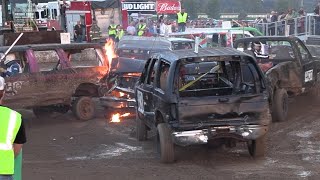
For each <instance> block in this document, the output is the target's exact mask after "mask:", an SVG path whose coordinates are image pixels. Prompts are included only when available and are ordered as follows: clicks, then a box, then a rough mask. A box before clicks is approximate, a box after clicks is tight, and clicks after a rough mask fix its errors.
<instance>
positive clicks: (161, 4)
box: [156, 0, 181, 14]
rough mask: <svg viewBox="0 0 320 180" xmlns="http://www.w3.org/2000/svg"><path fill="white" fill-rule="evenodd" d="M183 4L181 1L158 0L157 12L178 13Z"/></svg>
mask: <svg viewBox="0 0 320 180" xmlns="http://www.w3.org/2000/svg"><path fill="white" fill-rule="evenodd" d="M180 10H181V4H180V2H179V1H172V0H158V1H157V9H156V11H157V13H158V14H176V13H178V12H180Z"/></svg>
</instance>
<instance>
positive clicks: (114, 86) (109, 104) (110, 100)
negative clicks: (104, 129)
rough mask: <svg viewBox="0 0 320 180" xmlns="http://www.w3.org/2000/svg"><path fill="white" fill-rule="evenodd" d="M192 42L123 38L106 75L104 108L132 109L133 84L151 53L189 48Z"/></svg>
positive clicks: (172, 39) (150, 38)
mask: <svg viewBox="0 0 320 180" xmlns="http://www.w3.org/2000/svg"><path fill="white" fill-rule="evenodd" d="M193 47H194V41H193V40H191V39H185V38H163V37H136V36H125V37H123V38H122V39H121V41H120V42H119V44H118V46H117V48H116V54H117V56H118V57H117V58H114V59H112V63H111V68H110V69H111V70H110V74H109V76H108V86H109V88H108V89H109V90H108V93H107V95H106V96H104V97H102V98H100V102H101V105H102V106H104V107H106V108H107V109H109V110H110V109H117V110H120V109H122V110H124V111H126V110H128V109H131V110H132V109H134V106H135V100H134V90H133V89H134V85H135V83H136V82H137V80H138V78H139V77H140V75H141V72H142V71H143V68H144V65H145V62H146V60H147V59H148V58H149V57H150V55H151V54H152V53H155V52H162V51H167V50H177V49H192V48H193Z"/></svg>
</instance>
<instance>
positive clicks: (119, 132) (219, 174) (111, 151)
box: [23, 97, 320, 180]
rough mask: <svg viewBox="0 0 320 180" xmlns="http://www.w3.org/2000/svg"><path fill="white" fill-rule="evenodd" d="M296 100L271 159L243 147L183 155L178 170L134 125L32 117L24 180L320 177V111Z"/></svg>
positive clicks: (271, 142) (277, 126) (272, 134)
mask: <svg viewBox="0 0 320 180" xmlns="http://www.w3.org/2000/svg"><path fill="white" fill-rule="evenodd" d="M304 99H305V97H298V98H296V99H294V100H291V101H292V102H291V103H290V117H289V119H288V121H287V122H281V123H273V124H272V126H271V129H270V131H269V135H268V146H267V147H268V149H267V155H266V157H265V158H264V159H259V160H255V159H253V158H251V157H250V156H249V154H248V152H247V149H246V146H245V144H238V146H237V147H236V148H232V149H227V148H219V149H210V148H208V147H206V146H193V147H188V148H184V149H181V148H179V149H178V150H177V154H178V161H177V162H176V163H175V164H171V165H166V164H161V163H160V162H159V161H158V159H157V153H155V150H154V149H155V148H154V147H155V146H154V142H153V140H152V139H150V140H148V141H146V142H138V141H136V139H135V138H134V120H130V119H128V120H125V121H123V122H122V123H120V124H110V123H108V121H109V120H106V119H105V118H104V117H103V111H102V110H101V109H100V110H99V112H98V117H97V118H96V119H95V120H92V121H87V122H79V121H78V120H76V119H75V118H74V117H73V116H72V114H71V113H69V114H65V115H61V114H54V115H52V116H50V117H47V118H43V119H36V118H35V117H34V116H33V115H32V113H31V112H30V111H23V114H24V115H25V117H26V118H28V122H27V133H28V143H27V144H26V145H25V146H24V150H23V156H24V167H23V178H24V179H25V180H87V179H94V180H100V179H101V180H106V179H112V180H117V179H119V180H125V179H139V180H140V179H152V180H158V179H159V180H160V179H161V180H162V179H168V180H175V179H177V180H178V179H257V180H258V179H259V180H260V179H272V180H274V179H290V180H291V179H319V178H320V168H319V167H320V131H319V129H320V109H319V108H320V105H315V104H311V103H310V101H306V100H304Z"/></svg>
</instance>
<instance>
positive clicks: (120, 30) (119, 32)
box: [116, 25, 124, 42]
mask: <svg viewBox="0 0 320 180" xmlns="http://www.w3.org/2000/svg"><path fill="white" fill-rule="evenodd" d="M123 36H124V30H123V28H122V26H121V25H118V26H117V35H116V42H119V41H120V40H121V38H122V37H123Z"/></svg>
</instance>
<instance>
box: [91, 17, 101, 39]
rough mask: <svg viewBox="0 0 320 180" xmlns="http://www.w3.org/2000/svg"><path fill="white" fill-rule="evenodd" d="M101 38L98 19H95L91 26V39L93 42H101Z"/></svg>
mask: <svg viewBox="0 0 320 180" xmlns="http://www.w3.org/2000/svg"><path fill="white" fill-rule="evenodd" d="M100 38H101V31H100V28H99V26H98V25H97V21H96V20H93V22H92V26H91V28H90V39H91V42H99V40H100Z"/></svg>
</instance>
